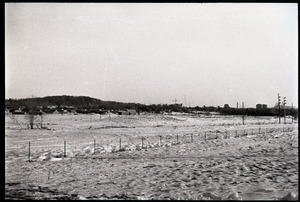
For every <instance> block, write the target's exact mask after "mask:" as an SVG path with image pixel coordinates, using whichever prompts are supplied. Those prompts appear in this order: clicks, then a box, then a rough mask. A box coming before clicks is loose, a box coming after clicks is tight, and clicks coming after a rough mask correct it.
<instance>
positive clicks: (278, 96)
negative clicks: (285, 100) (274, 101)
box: [278, 93, 280, 123]
mask: <svg viewBox="0 0 300 202" xmlns="http://www.w3.org/2000/svg"><path fill="white" fill-rule="evenodd" d="M278 118H279V123H280V96H279V93H278Z"/></svg>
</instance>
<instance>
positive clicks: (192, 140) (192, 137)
mask: <svg viewBox="0 0 300 202" xmlns="http://www.w3.org/2000/svg"><path fill="white" fill-rule="evenodd" d="M191 142H193V133H191Z"/></svg>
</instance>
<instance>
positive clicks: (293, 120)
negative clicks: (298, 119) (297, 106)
mask: <svg viewBox="0 0 300 202" xmlns="http://www.w3.org/2000/svg"><path fill="white" fill-rule="evenodd" d="M293 112H294V108H293V103H292V123H293V122H294V113H293Z"/></svg>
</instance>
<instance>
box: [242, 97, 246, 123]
mask: <svg viewBox="0 0 300 202" xmlns="http://www.w3.org/2000/svg"><path fill="white" fill-rule="evenodd" d="M242 108H243V109H242V110H243V111H242V112H243V116H242V117H243V125H245V123H244V120H245V115H244V102H242Z"/></svg>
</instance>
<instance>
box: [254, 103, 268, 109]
mask: <svg viewBox="0 0 300 202" xmlns="http://www.w3.org/2000/svg"><path fill="white" fill-rule="evenodd" d="M267 108H268V105H266V104H257V105H256V109H267Z"/></svg>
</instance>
